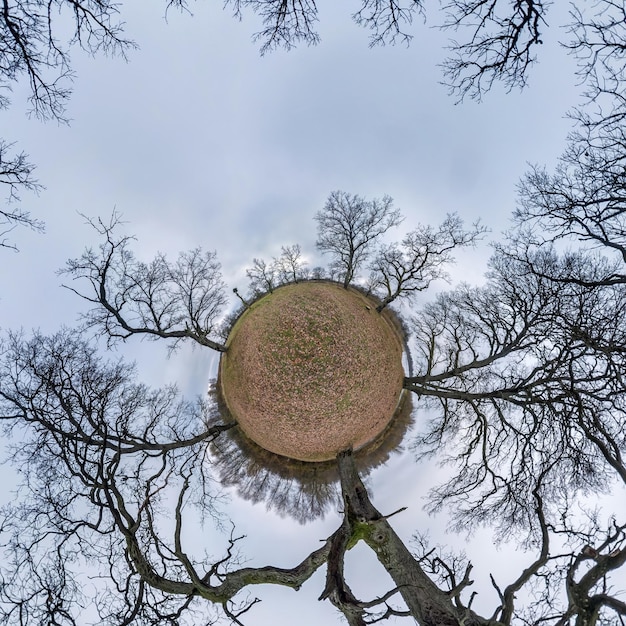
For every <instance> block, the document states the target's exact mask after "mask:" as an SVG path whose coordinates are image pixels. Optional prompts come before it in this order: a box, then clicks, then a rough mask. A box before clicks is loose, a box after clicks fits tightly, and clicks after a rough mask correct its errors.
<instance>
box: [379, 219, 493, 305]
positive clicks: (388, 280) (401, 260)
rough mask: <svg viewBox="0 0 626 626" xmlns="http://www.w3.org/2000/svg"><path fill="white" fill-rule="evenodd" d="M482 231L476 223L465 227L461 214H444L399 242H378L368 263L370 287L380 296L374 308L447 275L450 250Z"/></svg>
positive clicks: (483, 231)
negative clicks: (385, 243)
mask: <svg viewBox="0 0 626 626" xmlns="http://www.w3.org/2000/svg"><path fill="white" fill-rule="evenodd" d="M485 232H486V229H485V228H484V227H483V226H481V225H480V224H479V223H476V224H474V226H473V227H472V229H471V230H465V229H464V228H463V221H462V220H461V218H459V217H458V216H457V215H448V217H447V218H446V219H445V220H444V221H443V222H442V223H441V225H440V226H439V227H438V228H433V227H432V226H423V225H422V226H418V227H417V228H416V229H415V230H413V231H411V232H410V233H409V234H408V235H406V236H405V237H404V239H403V240H402V244H401V246H399V245H398V244H396V243H392V244H389V245H386V246H382V247H381V248H380V249H379V250H378V252H377V254H376V256H375V257H374V259H373V261H372V263H371V264H370V270H371V276H370V281H369V285H370V290H371V291H373V292H374V293H377V294H379V295H380V297H381V302H380V304H379V305H378V307H377V310H378V312H379V313H380V311H382V310H383V309H384V308H385V307H386V306H388V305H389V304H391V303H392V302H394V301H395V300H396V299H398V298H400V297H407V296H411V295H413V294H415V293H416V292H419V291H424V290H425V289H427V288H428V287H429V286H430V284H431V283H432V282H433V281H434V280H438V279H447V276H448V275H447V272H446V266H447V265H449V264H451V263H452V262H453V261H454V256H453V255H454V251H455V250H456V249H458V248H462V247H464V246H470V245H474V244H475V242H476V241H477V240H478V239H479V238H480V237H481V236H482V235H483V234H484V233H485Z"/></svg>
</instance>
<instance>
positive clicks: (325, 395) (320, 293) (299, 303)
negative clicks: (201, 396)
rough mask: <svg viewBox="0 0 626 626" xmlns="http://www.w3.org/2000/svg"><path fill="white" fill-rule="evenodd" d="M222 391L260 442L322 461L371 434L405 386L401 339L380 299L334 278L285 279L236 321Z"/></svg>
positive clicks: (298, 456)
mask: <svg viewBox="0 0 626 626" xmlns="http://www.w3.org/2000/svg"><path fill="white" fill-rule="evenodd" d="M227 345H228V352H227V353H226V354H225V355H223V357H222V361H221V363H220V384H221V392H222V396H223V398H224V400H225V401H226V404H227V405H228V408H229V410H230V412H231V413H232V415H233V416H234V417H235V419H236V420H237V421H238V422H239V425H240V427H241V428H242V429H243V431H244V432H245V433H246V434H247V435H248V437H250V438H251V439H252V440H253V441H255V442H256V443H257V444H258V445H260V446H261V447H263V448H265V449H267V450H270V451H271V452H274V453H276V454H281V455H283V456H288V457H291V458H295V459H300V460H303V461H322V460H328V459H331V458H334V456H336V454H337V453H338V452H339V451H341V450H344V449H346V448H347V447H349V446H352V447H353V448H354V449H358V448H360V447H362V446H364V445H365V444H367V443H368V442H369V441H371V440H372V439H374V438H375V437H376V436H377V435H378V434H379V433H380V432H381V431H382V430H383V429H384V428H385V426H386V425H387V424H388V422H389V420H390V419H391V417H392V416H393V413H394V410H395V408H396V405H397V402H398V398H399V396H400V393H401V390H402V379H403V376H404V374H403V370H402V346H401V342H400V339H399V337H398V335H397V332H396V330H395V329H393V328H392V326H391V324H390V323H389V322H388V321H387V320H386V319H385V317H384V316H381V315H379V314H378V313H376V311H375V305H374V304H373V303H372V302H371V301H370V300H368V299H367V298H366V297H365V296H364V295H363V294H361V293H359V292H357V291H355V290H352V289H350V290H345V289H343V287H341V286H339V285H336V284H334V283H328V282H305V283H300V284H295V285H286V286H284V287H281V288H279V289H277V290H276V291H274V293H273V294H269V295H267V296H265V297H264V298H262V299H261V300H259V301H258V302H256V303H255V304H254V305H253V306H252V307H251V308H250V309H249V310H248V311H246V312H245V314H244V315H242V316H241V318H240V319H239V320H238V322H237V323H236V324H235V326H234V328H233V330H232V331H231V333H230V336H229V339H228V344H227Z"/></svg>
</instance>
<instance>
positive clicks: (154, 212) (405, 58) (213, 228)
mask: <svg viewBox="0 0 626 626" xmlns="http://www.w3.org/2000/svg"><path fill="white" fill-rule="evenodd" d="M342 4H343V3H335V2H330V1H326V2H321V3H320V14H321V18H320V19H321V21H320V24H319V29H320V33H321V36H322V43H321V44H320V45H319V46H317V47H313V48H309V47H303V48H300V49H296V50H292V51H290V52H285V51H278V52H274V53H272V54H268V55H266V56H264V57H260V56H259V53H258V44H255V43H253V42H252V41H251V34H252V33H253V32H254V31H255V30H256V29H257V28H258V24H257V23H256V22H255V20H254V18H253V17H252V16H250V15H245V19H244V20H243V21H242V22H239V21H236V20H234V19H232V18H231V17H230V15H229V14H228V13H225V12H223V11H221V9H220V8H219V6H220V3H208V2H206V3H199V4H196V5H193V7H192V8H193V11H194V15H193V16H190V15H188V14H178V13H175V12H172V13H170V14H169V16H168V20H167V21H166V20H165V19H164V8H163V7H159V3H158V2H152V3H149V4H148V3H132V4H131V3H129V5H128V6H124V7H122V12H123V15H124V19H125V21H126V22H127V33H128V35H129V36H130V37H132V38H133V39H135V40H136V41H137V43H138V44H139V46H140V49H139V50H137V51H134V52H131V53H130V54H129V60H128V63H126V62H124V61H123V60H122V59H107V58H101V57H98V58H95V59H93V58H90V57H88V56H87V55H84V54H81V53H80V52H78V51H75V52H74V54H73V62H74V69H75V70H76V73H77V78H76V80H75V83H74V94H73V97H72V99H71V101H70V103H69V107H68V116H69V117H70V118H71V123H70V124H69V125H67V126H66V125H57V124H55V123H47V124H43V123H41V122H38V121H37V120H33V119H28V118H27V117H26V116H25V114H24V110H25V98H26V95H27V92H26V91H25V90H24V89H20V88H19V87H18V88H17V89H16V90H15V92H14V94H13V102H14V104H13V107H12V108H11V109H10V110H8V111H6V112H2V114H1V115H2V118H3V123H2V133H1V135H2V136H4V137H5V139H7V140H9V141H17V142H18V147H19V148H20V149H22V150H24V151H26V152H28V153H29V155H30V158H31V160H32V161H33V162H35V163H36V164H37V166H38V167H37V176H38V178H39V180H40V182H41V183H42V184H43V185H45V187H46V188H45V190H43V191H42V192H41V194H40V195H39V196H34V195H27V194H24V195H23V203H22V206H23V207H24V208H25V209H28V210H30V211H31V213H32V214H34V215H35V216H37V217H41V218H43V219H44V220H45V221H46V223H47V232H46V234H44V235H38V234H34V233H31V232H28V231H16V232H15V233H14V235H15V236H14V239H15V241H16V242H17V244H18V246H19V248H20V250H21V252H20V253H19V254H14V253H13V252H11V251H0V255H2V256H1V259H0V267H2V272H1V274H0V281H1V283H0V325H1V326H2V327H4V328H5V329H6V328H16V327H20V326H22V327H24V328H26V329H30V328H33V327H38V328H41V329H42V330H44V331H45V332H53V331H54V330H56V329H57V328H58V327H59V326H60V325H62V324H72V323H73V322H74V321H75V319H76V313H77V312H78V311H79V309H80V307H81V303H80V302H78V301H77V299H76V297H75V296H73V295H72V294H71V293H69V292H68V291H66V290H63V289H61V288H60V287H59V284H60V282H61V279H60V278H59V277H57V276H56V275H55V270H57V269H58V268H60V267H61V266H62V265H63V264H64V262H65V260H66V259H67V258H69V257H74V256H78V255H79V254H80V253H81V251H82V249H83V248H84V247H85V245H91V244H94V243H96V238H95V234H94V233H93V231H91V230H90V228H89V227H88V226H86V225H85V220H84V218H83V217H81V215H80V214H85V215H88V216H91V217H98V216H101V217H104V218H107V217H108V216H110V215H111V212H112V211H113V210H116V211H118V212H119V213H121V214H122V215H123V217H124V219H125V220H126V221H127V222H128V224H127V226H126V231H127V232H128V233H134V234H135V235H136V236H137V238H138V242H137V247H136V250H137V253H138V256H140V257H141V258H144V259H146V260H147V259H149V258H151V257H152V256H153V255H154V254H155V253H156V252H157V251H162V252H167V253H169V254H172V255H174V254H176V253H177V252H178V251H179V250H185V249H189V248H194V247H196V246H203V247H204V248H207V249H210V250H216V251H217V253H218V256H219V259H220V260H221V262H222V266H223V272H224V277H225V279H226V281H227V283H228V285H229V287H234V286H240V287H243V286H245V272H244V269H245V267H246V265H248V264H249V263H250V262H251V260H252V258H253V257H259V256H265V257H266V258H268V257H271V256H272V255H275V254H277V253H279V251H280V246H281V245H288V244H293V243H300V244H301V245H302V247H303V250H304V252H305V254H307V255H308V256H309V257H310V258H312V259H313V257H314V256H315V254H316V253H315V249H314V242H315V229H314V222H313V219H312V218H313V215H314V213H315V212H316V211H317V210H318V209H320V208H321V207H322V205H323V203H324V201H325V199H326V197H327V196H328V194H329V193H330V192H331V191H333V190H336V189H341V190H345V191H348V192H350V193H358V194H360V195H363V196H365V197H368V198H371V197H374V196H382V195H384V194H389V195H391V196H392V197H393V198H394V199H395V200H396V204H397V206H398V207H399V208H400V209H401V210H402V211H403V212H404V214H405V215H406V216H407V219H406V222H405V224H404V225H403V227H402V230H408V229H410V228H412V227H413V226H414V225H415V224H417V223H418V222H424V223H435V224H436V223H438V222H439V221H441V220H442V219H443V218H444V217H445V214H446V213H448V212H452V211H456V212H458V213H459V215H461V217H463V219H465V220H467V222H472V221H475V220H476V219H478V218H480V219H481V220H482V221H483V223H484V224H486V225H487V226H489V227H490V228H491V230H492V232H491V234H490V239H491V240H496V239H497V238H498V236H499V233H500V232H501V231H502V230H503V229H505V228H507V226H508V220H509V216H510V214H511V211H512V210H513V208H514V205H515V185H516V182H517V180H518V179H519V178H520V176H521V175H522V174H523V172H524V170H525V168H526V164H527V163H545V164H547V165H551V164H554V162H555V160H556V158H557V157H558V155H559V154H560V152H561V151H562V149H563V148H564V140H565V137H566V134H567V132H568V130H569V128H570V123H569V121H568V120H567V118H566V117H565V114H566V112H567V110H568V108H570V107H571V106H572V105H573V104H576V103H577V102H578V100H579V96H578V88H577V86H576V81H575V78H574V76H573V70H574V68H573V63H572V61H571V60H570V59H568V57H566V56H565V54H564V52H563V51H562V50H561V49H559V47H558V45H557V44H556V41H555V39H556V37H558V36H559V35H560V34H561V33H559V32H558V31H556V30H550V31H548V32H546V33H545V36H544V37H543V39H544V46H543V50H542V52H543V56H542V57H541V59H540V63H539V65H538V66H537V67H536V68H535V69H534V71H533V73H532V75H531V80H530V86H529V88H528V89H527V90H526V91H524V92H522V93H519V92H517V91H514V92H512V93H509V94H507V93H505V92H504V91H503V89H502V88H500V87H497V88H494V90H493V91H492V92H491V93H490V94H488V95H487V96H486V98H485V99H484V101H483V102H481V103H476V102H471V101H469V102H465V103H462V104H455V102H454V100H453V99H452V98H450V97H449V96H448V95H447V91H446V88H445V87H444V86H442V85H441V84H440V81H441V79H442V78H441V74H440V71H439V69H438V67H437V64H438V63H439V62H441V60H442V58H443V54H444V52H443V49H442V46H443V44H444V43H445V40H446V39H445V37H446V36H445V35H442V34H441V33H440V32H439V31H438V30H436V29H433V28H431V27H430V26H431V24H433V25H434V24H435V23H436V19H437V18H436V16H433V17H432V18H431V19H430V20H429V22H428V23H427V25H426V26H424V25H422V24H420V23H419V20H418V22H417V23H416V24H415V26H414V34H415V39H414V41H413V42H412V44H411V46H410V47H408V48H407V47H406V46H402V45H398V46H395V47H393V46H391V47H383V48H375V49H370V48H368V33H367V31H365V30H363V29H360V28H359V27H357V26H355V25H354V24H353V23H352V22H351V21H350V17H349V14H350V9H349V8H344V7H343V6H342ZM555 21H557V20H556V19H555ZM402 230H400V231H399V233H400V234H401V232H402ZM488 256H489V248H488V245H487V243H485V244H484V245H482V246H479V247H478V248H477V249H476V250H473V251H472V252H471V253H467V254H465V255H464V256H463V258H462V262H461V263H459V265H458V266H457V268H456V269H455V271H454V277H455V279H456V280H467V281H469V282H476V281H480V280H481V277H482V275H483V273H484V271H485V269H486V268H485V262H486V259H487V258H488ZM126 352H127V353H128V354H129V355H130V356H131V357H137V358H138V359H139V363H140V366H141V369H140V372H141V375H142V377H143V378H144V379H145V380H146V381H147V382H149V383H151V384H162V383H164V382H170V381H176V382H178V384H179V385H180V386H181V388H182V389H183V390H184V391H185V392H187V393H203V392H204V391H205V389H206V385H207V380H208V378H209V377H210V376H211V375H212V373H213V372H214V368H215V365H216V363H217V359H216V357H215V355H213V354H212V353H210V352H207V351H201V350H186V349H185V350H182V351H181V352H180V353H179V354H177V355H176V356H174V357H173V358H171V359H169V360H167V359H166V358H165V349H164V347H162V346H160V345H158V344H139V343H136V342H135V343H133V344H132V345H131V346H128V347H127V349H126ZM418 417H419V410H418ZM427 475H432V472H430V473H429V472H428V468H425V467H422V466H416V465H415V464H414V463H413V462H412V460H411V458H410V454H404V455H397V456H396V457H394V459H393V460H392V461H391V462H390V463H389V465H388V466H387V467H386V468H383V469H380V470H377V471H376V472H375V473H374V474H373V476H372V477H371V481H370V484H371V485H372V487H373V490H374V502H375V504H376V505H377V506H378V507H379V508H380V509H381V510H382V511H383V512H390V511H393V510H395V509H397V508H399V507H401V506H405V505H408V507H409V509H408V511H407V512H405V513H403V514H402V515H399V516H397V518H394V525H395V526H396V528H398V530H399V532H401V533H402V535H403V536H404V537H406V538H409V537H410V536H411V534H412V532H414V531H415V530H418V529H419V530H422V531H425V530H429V529H430V531H431V532H432V534H433V535H434V536H435V537H438V538H440V540H441V541H447V539H445V537H443V534H442V532H443V531H442V525H443V524H442V522H441V521H438V520H433V519H431V518H428V517H427V516H425V514H424V513H423V512H422V511H421V497H422V495H423V494H424V493H425V489H426V484H427V480H426V479H425V478H424V477H425V476H427ZM229 511H230V514H231V515H232V517H233V519H234V520H235V521H236V523H237V527H238V530H239V531H240V532H241V533H244V534H246V535H247V536H248V539H247V543H246V544H245V545H244V546H243V550H244V551H245V552H246V555H247V556H248V557H249V558H250V561H249V563H250V564H251V565H253V564H258V565H262V564H266V563H268V562H271V563H273V564H277V565H278V564H280V565H284V566H292V565H294V564H295V563H296V562H297V561H298V560H299V559H300V558H302V557H303V556H305V555H306V554H308V553H309V552H310V551H311V550H312V549H315V548H316V547H317V546H318V545H319V544H318V540H320V539H323V538H325V537H327V536H328V535H329V534H330V533H331V532H332V531H333V530H334V529H335V528H336V526H337V524H338V520H339V518H338V516H337V515H336V514H330V515H328V516H327V518H326V519H325V520H323V521H319V522H316V523H312V524H309V525H308V526H305V527H303V526H300V525H299V524H296V523H294V522H292V521H291V520H289V519H283V518H281V517H279V516H277V515H275V514H273V513H271V512H266V511H265V509H264V507H263V506H262V505H256V506H252V505H251V504H249V503H246V502H243V501H241V500H238V499H237V498H236V497H233V500H232V503H231V506H230V509H229ZM462 541H464V540H462ZM462 541H461V542H462ZM485 542H486V543H487V544H488V543H490V537H489V533H488V532H487V531H485V532H484V533H478V534H477V535H476V536H475V537H474V538H473V539H472V540H471V541H470V542H468V545H467V551H468V553H469V554H470V555H471V554H472V550H473V549H476V548H478V553H482V551H483V550H484V546H485ZM502 550H503V552H502V553H501V554H506V555H507V556H506V558H504V559H502V558H501V559H499V560H498V561H494V562H492V563H489V564H488V567H487V566H484V567H483V568H482V569H481V568H477V569H478V572H477V581H478V583H479V584H481V585H482V586H483V588H484V587H485V586H488V574H489V572H490V571H496V569H497V570H498V571H499V572H500V573H501V574H502V575H505V574H506V571H507V567H509V568H510V567H511V565H512V564H513V563H514V562H515V561H516V560H519V562H520V563H524V562H525V560H524V555H521V554H517V555H514V556H511V555H510V554H509V553H508V552H505V549H504V548H503V549H502ZM528 558H529V557H527V558H526V560H528ZM477 565H478V564H477ZM348 568H349V569H348V581H349V582H350V584H352V585H353V588H354V591H355V592H356V595H357V596H359V595H363V596H367V594H368V593H369V594H371V595H377V594H382V593H384V592H385V591H387V588H388V587H387V586H386V583H384V582H381V581H384V579H385V574H384V572H383V573H382V574H381V573H380V569H379V568H377V567H376V565H375V563H374V559H373V555H372V554H370V553H368V551H367V550H366V549H362V548H357V549H356V550H354V551H353V552H352V553H350V555H349V559H348ZM513 573H514V570H513ZM323 576H324V570H322V571H320V572H318V574H317V575H316V576H315V578H314V579H313V580H311V581H309V582H308V583H307V584H306V585H305V587H304V589H303V591H301V592H299V593H295V592H294V591H291V590H288V589H279V588H268V589H262V590H261V589H259V590H257V589H254V590H252V591H251V593H252V594H253V595H258V596H259V597H261V598H263V600H264V602H262V603H261V604H260V605H259V606H257V607H255V608H254V610H253V611H252V612H251V613H250V614H249V615H248V616H247V617H248V619H247V622H246V623H249V624H253V625H261V624H275V625H277V626H280V625H282V624H285V625H288V624H289V625H291V624H294V623H298V624H300V625H301V626H313V625H316V626H317V625H319V624H334V623H341V621H340V620H339V618H338V616H337V615H336V613H335V611H334V609H333V608H332V606H331V605H330V604H329V603H327V602H325V603H320V602H317V601H316V598H317V596H318V595H319V594H320V593H321V590H322V589H323ZM479 577H482V580H480V578H479ZM355 580H356V581H357V582H355ZM485 582H486V583H487V585H485ZM503 582H504V584H506V582H509V581H507V580H504V581H503ZM483 598H484V604H481V603H482V602H483ZM493 602H494V598H493V597H492V596H489V595H487V592H485V594H484V595H483V596H479V598H478V599H477V600H476V603H475V605H474V608H475V609H476V610H480V609H481V607H482V606H487V607H489V606H493ZM282 604H284V605H285V608H284V609H283V610H280V606H282Z"/></svg>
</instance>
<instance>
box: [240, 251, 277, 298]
mask: <svg viewBox="0 0 626 626" xmlns="http://www.w3.org/2000/svg"><path fill="white" fill-rule="evenodd" d="M246 276H247V277H248V280H249V281H250V291H251V292H252V294H261V293H272V292H273V291H274V289H275V288H276V287H277V286H278V284H279V283H278V276H277V275H276V264H275V263H273V262H272V263H270V264H269V265H268V263H267V262H266V261H265V260H264V259H252V267H249V268H248V269H247V270H246Z"/></svg>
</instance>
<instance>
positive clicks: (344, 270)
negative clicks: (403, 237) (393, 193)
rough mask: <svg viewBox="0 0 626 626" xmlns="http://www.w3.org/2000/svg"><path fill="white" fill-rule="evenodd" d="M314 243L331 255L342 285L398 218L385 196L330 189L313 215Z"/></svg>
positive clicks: (349, 281)
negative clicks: (315, 236)
mask: <svg viewBox="0 0 626 626" xmlns="http://www.w3.org/2000/svg"><path fill="white" fill-rule="evenodd" d="M315 220H316V221H317V231H318V237H317V242H316V245H317V247H318V248H319V249H320V250H321V251H322V252H328V253H330V254H331V255H332V263H333V264H334V265H336V266H337V267H338V269H339V271H340V272H341V280H342V281H343V285H344V287H346V288H347V287H348V285H349V284H350V283H351V282H352V280H353V278H354V276H355V274H356V272H357V271H358V270H359V269H360V268H361V267H362V266H363V265H364V264H365V262H366V261H367V259H368V256H369V255H370V253H371V251H372V248H373V246H374V244H375V243H377V240H378V239H379V238H380V237H381V236H382V235H383V234H384V233H386V232H387V231H388V230H389V229H390V228H392V227H393V226H397V225H398V224H400V222H401V221H402V217H401V215H400V211H399V210H398V209H394V208H393V200H392V199H391V198H390V197H389V196H384V197H383V198H381V199H376V198H375V199H374V200H364V199H363V198H361V197H360V196H357V195H350V194H349V193H346V192H345V191H333V192H332V193H331V194H330V196H329V198H328V200H327V201H326V204H325V205H324V208H323V209H322V210H321V211H318V213H317V214H316V216H315Z"/></svg>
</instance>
